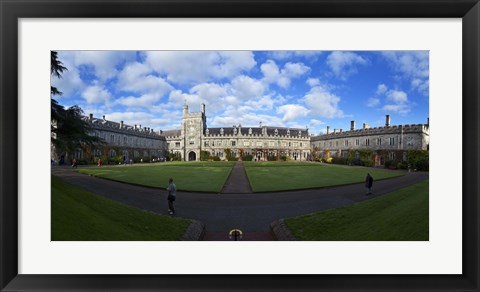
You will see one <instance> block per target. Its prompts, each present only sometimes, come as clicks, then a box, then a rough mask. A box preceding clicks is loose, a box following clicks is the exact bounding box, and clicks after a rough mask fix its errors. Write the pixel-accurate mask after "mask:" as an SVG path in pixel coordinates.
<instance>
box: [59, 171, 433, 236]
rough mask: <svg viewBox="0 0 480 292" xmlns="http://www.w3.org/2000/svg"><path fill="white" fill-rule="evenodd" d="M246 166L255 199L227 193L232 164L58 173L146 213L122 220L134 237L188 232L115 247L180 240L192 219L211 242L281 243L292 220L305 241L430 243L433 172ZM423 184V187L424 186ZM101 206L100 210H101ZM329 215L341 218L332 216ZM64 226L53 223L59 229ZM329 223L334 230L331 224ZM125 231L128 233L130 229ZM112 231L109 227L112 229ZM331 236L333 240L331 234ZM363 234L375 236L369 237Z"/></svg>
mask: <svg viewBox="0 0 480 292" xmlns="http://www.w3.org/2000/svg"><path fill="white" fill-rule="evenodd" d="M242 167H243V168H244V170H243V172H244V173H245V175H246V176H247V177H248V181H250V183H251V190H252V192H249V193H237V194H236V193H234V192H233V193H232V192H228V193H222V191H221V190H222V187H223V184H226V183H227V182H228V181H230V180H234V181H235V176H236V174H235V170H232V169H235V167H234V163H232V162H213V163H209V162H175V163H173V162H172V163H170V162H169V163H160V164H152V165H133V166H125V165H119V166H110V167H103V166H102V167H83V168H82V167H80V168H79V169H78V171H75V170H72V169H71V168H67V167H64V168H61V167H57V168H55V167H54V168H53V169H52V174H53V177H58V178H60V179H61V180H62V181H63V182H65V183H68V184H71V185H74V186H75V187H79V188H81V190H82V191H85V192H88V193H91V194H94V195H96V196H97V197H102V198H106V199H108V200H110V201H111V202H112V203H121V204H122V205H126V206H129V207H133V209H136V210H137V211H141V214H137V215H132V216H133V217H130V221H129V222H123V223H122V222H121V221H123V220H120V219H119V220H118V221H120V222H117V223H119V224H120V227H118V228H119V229H125V228H127V227H128V228H134V229H138V228H140V230H137V231H135V232H127V233H128V234H133V235H134V234H135V233H136V232H139V234H143V233H146V234H149V233H150V232H151V231H152V230H156V232H154V233H167V234H171V232H172V231H171V230H168V229H165V230H163V229H162V227H161V226H162V224H164V223H162V222H167V221H164V220H173V221H168V222H169V223H168V224H173V225H178V226H180V227H179V230H180V231H178V230H177V231H176V232H177V233H175V234H173V235H172V236H173V237H163V238H162V237H161V236H160V237H159V236H158V235H156V236H155V237H149V236H148V235H147V236H143V235H141V236H140V235H139V234H138V236H136V237H135V236H133V237H131V236H123V237H122V236H119V237H112V240H180V239H181V238H182V235H181V233H182V232H184V231H185V230H186V228H187V227H186V226H187V225H188V222H192V221H191V220H195V221H199V222H202V223H203V224H204V228H205V234H203V236H202V238H203V240H228V232H229V231H230V230H232V229H236V228H237V229H241V230H242V231H243V232H244V239H243V240H275V239H279V238H275V235H274V234H272V231H271V224H272V223H273V222H274V221H277V220H280V219H284V218H287V219H286V220H285V222H286V226H288V228H289V229H290V230H291V232H292V234H294V236H295V238H296V239H297V240H428V173H426V172H415V173H413V172H411V173H409V172H405V171H403V172H402V171H392V170H385V169H374V168H364V167H350V166H335V165H323V164H319V163H300V162H290V163H289V162H280V163H278V162H265V163H254V162H252V163H243V165H242ZM367 172H369V173H370V174H371V175H372V176H373V177H374V178H375V183H374V194H373V195H372V196H365V189H364V183H363V181H364V177H365V175H366V173H367ZM85 174H88V175H85ZM169 177H173V178H174V179H175V182H176V184H177V187H178V189H179V191H178V195H177V196H178V199H177V202H176V208H177V216H176V217H174V218H171V217H169V216H168V215H167V208H166V191H165V190H164V188H165V187H166V183H167V180H168V178H169ZM100 178H101V179H100ZM252 181H253V183H252ZM312 181H314V182H315V183H312ZM56 183H58V182H56ZM419 183H420V184H421V185H420V187H418V186H416V185H417V184H419ZM409 187H410V188H413V189H408V188H409ZM398 193H400V194H398ZM381 200H383V201H381ZM103 203H105V202H103ZM81 204H82V208H86V209H89V208H90V209H91V208H93V207H91V206H89V205H88V204H89V203H88V202H86V203H84V202H82V203H81ZM107 204H108V203H107ZM66 205H69V204H66ZM93 205H94V206H98V203H94V204H93ZM392 206H393V207H392ZM387 207H388V208H387ZM116 208H117V207H116ZM348 208H351V209H348ZM77 209H78V208H77ZM100 209H102V210H105V209H108V208H100ZM98 210H99V209H98V207H97V211H95V212H96V213H98ZM412 210H413V211H415V210H416V214H417V215H418V216H420V217H418V216H417V215H415V216H416V217H413V218H417V219H418V220H417V221H418V224H406V225H402V224H398V223H399V222H402V219H403V218H407V217H408V218H411V217H412V214H411V213H412ZM324 212H333V213H335V214H333V213H327V215H325V214H326V213H324ZM67 213H68V212H67ZM87 214H88V212H87ZM146 214H147V216H157V217H161V218H160V219H159V221H158V223H156V226H157V227H153V226H150V225H148V224H144V225H145V226H146V227H147V228H146V227H145V226H142V227H140V226H141V225H142V224H139V225H138V224H133V223H132V222H136V221H137V220H135V219H134V217H135V216H140V217H144V215H146ZM332 214H333V215H332ZM348 214H351V216H349V215H348ZM64 215H65V214H64ZM84 215H85V214H84ZM85 216H87V217H88V215H85ZM100 216H109V218H110V220H111V218H113V217H115V216H113V217H112V215H106V214H100ZM325 216H326V217H325ZM288 218H290V219H288ZM325 218H328V219H325ZM58 220H59V221H60V224H59V225H57V227H58V226H61V225H62V224H68V223H67V222H66V221H64V218H62V217H58ZM141 220H145V219H139V222H144V221H141ZM149 220H151V219H149ZM149 220H147V221H149ZM155 220H158V219H155ZM155 220H154V221H155ZM162 220H163V221H162ZM176 220H178V221H176ZM189 220H190V221H189ZM56 221H57V220H53V222H52V227H53V226H54V225H53V224H54V223H55V222H56ZM78 221H82V220H77V222H78ZM154 221H152V222H154ZM403 221H405V220H403ZM62 222H63V223H62ZM105 222H107V221H105ZM186 222H187V223H186ZM328 222H330V224H332V222H333V223H334V224H333V225H328V224H327V223H328ZM405 222H409V221H408V220H407V221H405ZM57 223H58V222H56V223H55V224H57ZM110 223H111V224H116V223H115V222H110ZM125 224H126V227H125V226H123V225H125ZM132 224H133V226H132ZM326 224H327V225H326ZM379 225H381V226H379ZM362 226H363V227H362ZM375 226H378V228H376V227H375ZM361 227H362V228H361ZM104 228H108V224H107V225H106V226H104ZM128 228H127V229H128ZM158 228H160V229H158ZM110 229H111V228H110ZM350 229H351V232H350V231H349V230H350ZM162 230H163V231H162ZM326 230H327V231H328V230H330V231H331V233H329V234H324V233H325V232H327V231H326ZM362 230H370V231H372V230H373V231H374V232H373V233H372V232H369V233H368V235H366V234H367V233H365V232H363V233H362ZM375 230H379V231H378V232H375ZM385 230H390V231H389V232H385ZM327 233H328V232H327ZM346 234H349V235H350V236H346ZM392 234H397V236H392ZM412 234H413V235H412ZM132 238H137V239H132ZM139 238H140V239H139ZM62 240H77V239H75V238H71V239H68V236H67V238H65V237H63V239H62ZM88 240H94V239H88ZM97 240H100V239H97ZM280 240H282V239H280Z"/></svg>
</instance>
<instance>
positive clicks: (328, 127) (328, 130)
mask: <svg viewBox="0 0 480 292" xmlns="http://www.w3.org/2000/svg"><path fill="white" fill-rule="evenodd" d="M328 134H330V126H327V135H328Z"/></svg>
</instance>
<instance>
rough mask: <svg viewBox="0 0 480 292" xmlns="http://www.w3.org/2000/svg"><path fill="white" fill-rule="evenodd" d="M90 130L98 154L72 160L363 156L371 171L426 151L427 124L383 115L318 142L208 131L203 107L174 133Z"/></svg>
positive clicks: (114, 126) (102, 122)
mask: <svg viewBox="0 0 480 292" xmlns="http://www.w3.org/2000/svg"><path fill="white" fill-rule="evenodd" d="M84 119H85V120H86V121H88V122H89V123H91V125H92V129H93V131H92V133H91V134H92V135H95V136H97V137H101V138H103V139H104V141H105V142H106V143H107V144H106V145H105V146H103V147H102V148H101V149H100V148H99V149H89V151H88V152H89V153H84V152H85V149H78V150H77V151H76V153H75V154H74V157H75V158H77V159H86V160H88V159H93V157H100V156H107V157H108V158H112V159H113V158H117V159H118V158H119V157H120V158H121V159H122V160H123V158H125V159H127V161H129V160H130V159H132V160H133V161H140V159H143V160H146V159H148V160H149V161H150V160H151V159H154V158H156V159H158V158H161V159H163V158H165V157H166V156H168V154H174V155H177V156H178V157H179V159H180V160H184V161H199V160H200V156H201V152H202V151H207V152H208V153H209V154H210V155H211V156H218V157H219V158H220V159H221V160H224V159H226V158H227V157H226V155H227V154H226V153H227V151H229V152H230V154H231V156H232V157H235V158H240V157H246V156H247V157H251V158H253V159H256V160H261V161H262V160H267V159H268V158H270V159H280V158H281V157H288V158H289V159H291V160H298V161H306V160H311V158H312V156H316V155H318V156H320V157H323V158H325V157H326V156H328V157H343V158H347V157H348V156H349V155H352V151H354V154H355V158H360V155H361V154H362V152H363V153H364V152H365V150H368V152H369V153H371V155H372V156H373V157H371V158H372V160H373V162H374V165H375V166H380V165H383V164H384V163H385V161H388V160H394V161H405V160H406V152H407V151H408V150H428V149H429V142H430V140H429V123H428V121H427V124H416V125H394V126H391V125H390V115H386V121H385V126H383V127H375V128H370V127H369V126H368V125H367V124H363V127H362V128H360V129H357V128H356V126H355V121H351V124H350V129H349V130H347V131H343V130H342V129H334V130H333V132H332V131H330V127H327V133H326V134H323V135H318V136H311V135H310V134H309V132H308V129H299V128H285V127H272V126H262V125H261V124H260V126H259V127H242V125H240V124H239V125H234V126H232V127H216V128H209V127H208V126H207V118H206V115H205V105H204V104H202V106H201V111H200V112H189V110H188V105H186V104H184V105H183V109H182V122H181V125H180V129H175V130H167V131H158V132H155V131H154V130H153V129H150V128H148V127H143V128H142V126H141V125H134V126H130V125H126V124H124V123H123V121H121V122H120V123H117V122H112V121H108V120H106V119H105V116H103V118H101V119H99V118H94V117H93V116H92V114H90V116H89V117H85V118H84Z"/></svg>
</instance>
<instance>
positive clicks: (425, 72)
mask: <svg viewBox="0 0 480 292" xmlns="http://www.w3.org/2000/svg"><path fill="white" fill-rule="evenodd" d="M382 56H383V57H384V58H385V59H386V60H387V61H388V62H389V64H390V66H391V68H392V69H393V71H394V72H396V73H400V75H401V76H402V77H403V78H406V79H408V80H410V81H411V85H412V89H413V90H417V91H418V92H420V93H422V94H423V95H428V86H429V82H428V79H429V70H430V69H429V52H428V51H411V52H409V51H403V52H394V51H387V52H382Z"/></svg>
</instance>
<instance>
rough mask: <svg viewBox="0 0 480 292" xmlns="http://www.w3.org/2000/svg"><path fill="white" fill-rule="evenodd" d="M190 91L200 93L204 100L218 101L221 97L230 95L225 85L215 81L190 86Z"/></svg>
mask: <svg viewBox="0 0 480 292" xmlns="http://www.w3.org/2000/svg"><path fill="white" fill-rule="evenodd" d="M190 93H192V94H196V95H198V96H199V97H200V98H201V99H202V100H204V101H209V102H212V103H214V102H218V101H219V99H221V98H224V97H225V96H227V95H228V92H227V88H226V87H225V86H222V85H219V84H215V83H202V84H198V85H195V86H194V87H192V88H190Z"/></svg>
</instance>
